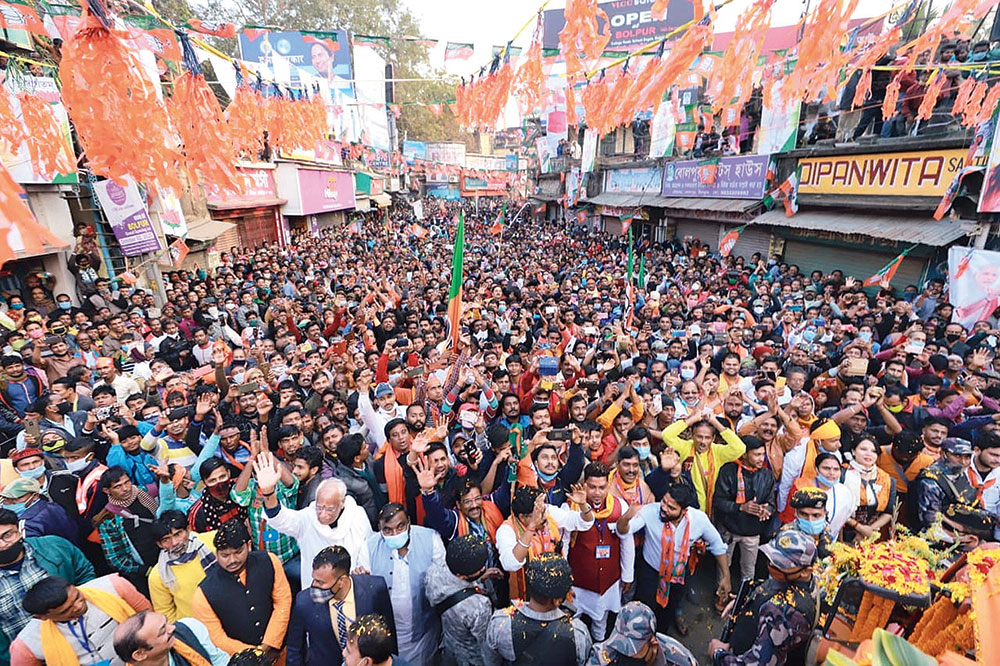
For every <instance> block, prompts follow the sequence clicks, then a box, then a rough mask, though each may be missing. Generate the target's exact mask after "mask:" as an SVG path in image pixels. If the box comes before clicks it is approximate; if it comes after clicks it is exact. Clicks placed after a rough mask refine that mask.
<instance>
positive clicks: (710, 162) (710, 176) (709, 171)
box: [698, 157, 719, 185]
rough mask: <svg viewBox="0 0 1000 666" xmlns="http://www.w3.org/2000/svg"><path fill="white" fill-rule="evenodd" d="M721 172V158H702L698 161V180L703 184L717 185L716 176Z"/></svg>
mask: <svg viewBox="0 0 1000 666" xmlns="http://www.w3.org/2000/svg"><path fill="white" fill-rule="evenodd" d="M718 173H719V158H718V157H713V158H711V159H707V160H702V161H701V162H698V182H699V183H701V184H702V185H715V178H716V176H717V175H718Z"/></svg>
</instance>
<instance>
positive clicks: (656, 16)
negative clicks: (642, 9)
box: [649, 0, 670, 21]
mask: <svg viewBox="0 0 1000 666" xmlns="http://www.w3.org/2000/svg"><path fill="white" fill-rule="evenodd" d="M669 6H670V0H654V2H653V6H652V7H650V8H649V13H650V15H651V16H652V17H653V20H654V21H662V20H663V19H664V18H665V17H666V15H667V7H669Z"/></svg>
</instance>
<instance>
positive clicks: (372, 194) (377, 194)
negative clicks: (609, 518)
mask: <svg viewBox="0 0 1000 666" xmlns="http://www.w3.org/2000/svg"><path fill="white" fill-rule="evenodd" d="M385 188H386V182H385V178H384V177H382V176H379V175H376V174H370V173H365V172H363V171H359V172H357V173H356V174H354V196H355V199H356V200H359V201H360V199H362V198H365V199H368V200H369V207H378V208H388V207H389V206H390V205H392V197H390V196H389V195H388V194H387V193H386V191H385ZM357 210H362V209H361V208H357Z"/></svg>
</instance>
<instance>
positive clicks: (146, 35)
mask: <svg viewBox="0 0 1000 666" xmlns="http://www.w3.org/2000/svg"><path fill="white" fill-rule="evenodd" d="M125 25H126V26H128V27H129V34H131V35H132V41H133V43H135V45H136V46H138V47H139V48H143V47H145V48H147V49H149V50H150V51H152V52H153V53H155V54H156V55H158V56H160V57H161V58H163V59H164V60H173V61H174V62H180V61H181V58H182V55H181V47H180V44H179V43H178V42H177V36H176V35H175V34H174V31H173V30H170V29H169V28H166V27H164V25H163V24H162V23H161V22H160V21H159V20H158V19H157V18H155V17H153V16H146V15H145V14H142V15H138V16H126V17H125Z"/></svg>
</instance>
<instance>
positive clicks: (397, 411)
mask: <svg viewBox="0 0 1000 666" xmlns="http://www.w3.org/2000/svg"><path fill="white" fill-rule="evenodd" d="M355 382H356V384H357V389H358V411H359V412H360V413H361V422H362V423H364V424H365V426H367V427H368V437H369V439H370V440H371V441H372V442H373V443H374V444H375V448H376V449H378V448H381V447H382V444H384V443H385V439H386V435H385V426H386V424H388V423H389V422H390V421H393V420H395V419H404V422H405V419H406V408H405V407H403V406H402V405H397V404H396V393H395V391H393V389H392V386H391V385H389V384H387V383H385V382H382V383H380V384H378V385H377V386H376V387H375V403H374V405H373V404H372V399H371V397H370V395H369V389H370V388H371V382H372V372H371V370H369V369H368V368H361V369H360V370H359V371H358V373H357V377H356V378H355Z"/></svg>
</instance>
